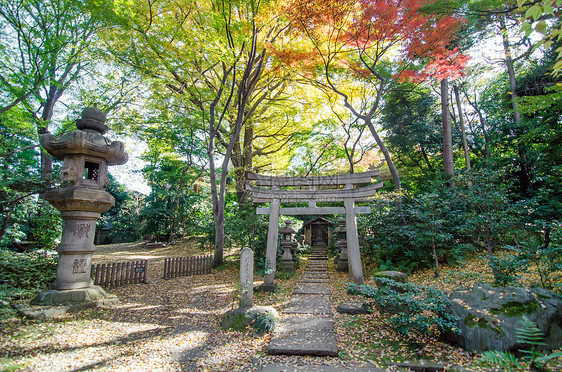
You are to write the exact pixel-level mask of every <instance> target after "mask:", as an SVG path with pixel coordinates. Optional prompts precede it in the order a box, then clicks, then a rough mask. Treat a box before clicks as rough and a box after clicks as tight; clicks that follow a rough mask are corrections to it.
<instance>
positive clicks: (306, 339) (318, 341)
mask: <svg viewBox="0 0 562 372" xmlns="http://www.w3.org/2000/svg"><path fill="white" fill-rule="evenodd" d="M267 352H268V353H269V354H271V355H279V354H283V355H311V356H334V357H335V356H338V347H337V344H336V335H335V334H334V332H333V331H313V332H290V333H282V334H279V335H277V336H274V337H272V339H271V342H270V343H269V347H268V349H267Z"/></svg>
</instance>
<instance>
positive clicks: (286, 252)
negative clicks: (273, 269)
mask: <svg viewBox="0 0 562 372" xmlns="http://www.w3.org/2000/svg"><path fill="white" fill-rule="evenodd" d="M291 225H292V223H291V221H285V227H283V228H282V229H279V232H280V233H281V234H282V239H281V247H283V257H281V262H279V268H280V269H281V270H290V271H294V270H295V263H294V262H293V255H292V253H291V251H292V250H293V246H295V244H293V243H295V242H293V238H292V237H293V234H295V233H296V231H295V230H294V229H293V227H292V226H291Z"/></svg>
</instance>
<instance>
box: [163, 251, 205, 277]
mask: <svg viewBox="0 0 562 372" xmlns="http://www.w3.org/2000/svg"><path fill="white" fill-rule="evenodd" d="M212 265H213V256H212V255H206V256H192V257H169V258H165V259H164V279H170V278H175V277H178V276H189V275H201V274H210V273H211V267H212Z"/></svg>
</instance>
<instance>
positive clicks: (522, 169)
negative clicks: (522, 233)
mask: <svg viewBox="0 0 562 372" xmlns="http://www.w3.org/2000/svg"><path fill="white" fill-rule="evenodd" d="M499 21H500V28H501V34H502V41H503V49H504V53H505V65H506V67H507V74H508V76H509V90H510V95H511V107H512V108H513V116H514V119H515V127H516V128H515V131H516V133H517V136H518V137H520V136H521V131H522V128H521V111H520V110H519V101H518V98H519V97H518V95H517V80H516V78H515V68H514V67H513V57H512V55H511V44H510V42H509V36H508V34H507V27H506V24H505V20H504V19H503V18H500V19H499ZM517 152H518V154H519V182H520V187H521V193H522V194H523V195H527V192H528V190H529V186H530V185H531V181H530V177H529V168H528V165H527V163H528V160H527V149H526V148H525V145H524V143H523V142H522V141H520V140H519V138H518V144H517Z"/></svg>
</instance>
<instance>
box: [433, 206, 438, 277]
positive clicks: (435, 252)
mask: <svg viewBox="0 0 562 372" xmlns="http://www.w3.org/2000/svg"><path fill="white" fill-rule="evenodd" d="M431 220H432V224H431V247H432V248H433V259H434V260H435V272H434V273H433V277H434V278H439V258H438V257H437V247H436V245H435V216H434V215H432V216H431Z"/></svg>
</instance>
